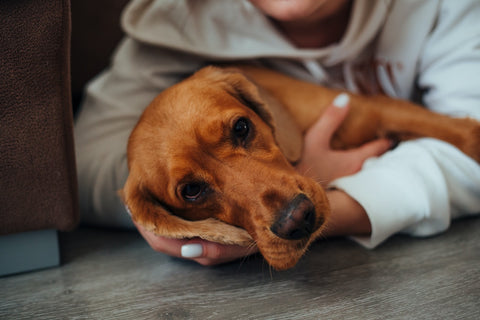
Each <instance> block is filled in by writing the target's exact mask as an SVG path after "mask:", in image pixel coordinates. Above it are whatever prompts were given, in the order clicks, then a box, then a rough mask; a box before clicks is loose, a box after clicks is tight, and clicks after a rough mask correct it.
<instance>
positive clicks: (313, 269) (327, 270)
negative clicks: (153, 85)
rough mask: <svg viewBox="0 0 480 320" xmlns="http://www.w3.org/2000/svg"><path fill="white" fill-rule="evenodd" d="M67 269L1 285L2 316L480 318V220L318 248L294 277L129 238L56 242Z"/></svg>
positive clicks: (91, 233) (95, 233)
mask: <svg viewBox="0 0 480 320" xmlns="http://www.w3.org/2000/svg"><path fill="white" fill-rule="evenodd" d="M60 240H61V250H62V255H63V265H62V266H61V267H59V268H53V269H48V270H43V271H38V272H32V273H26V274H20V275H14V276H9V277H4V278H0V319H133V320H137V319H222V320H223V319H480V219H479V218H477V219H467V220H462V221H458V222H456V223H454V225H453V226H452V228H451V229H450V230H449V231H448V232H447V233H445V234H443V235H441V236H437V237H434V238H429V239H423V240H419V239H411V238H408V237H401V236H397V237H394V238H393V239H391V240H389V241H388V242H387V243H386V244H384V245H382V246H380V247H379V248H378V249H376V250H373V251H369V250H366V249H363V248H361V247H359V246H358V245H356V244H355V243H353V242H351V241H349V240H346V239H330V240H324V241H320V242H318V243H316V244H315V245H314V246H313V247H312V248H311V250H310V251H309V253H308V255H307V256H306V257H305V258H304V259H302V260H301V262H300V263H299V265H298V266H297V267H296V268H294V269H293V270H289V271H286V272H274V271H271V270H270V269H269V267H268V266H267V265H266V264H265V263H264V262H263V260H262V259H261V257H259V256H256V257H252V258H250V259H248V260H246V261H238V262H235V263H231V264H228V265H224V266H221V267H214V268H207V267H201V266H199V265H196V264H194V263H190V262H186V261H181V260H179V259H173V258H170V257H167V256H164V255H162V254H158V253H155V252H153V251H152V250H151V249H150V248H149V247H148V246H147V244H146V243H145V242H144V241H143V240H142V238H140V236H139V235H137V234H136V233H134V232H126V231H112V230H99V229H85V228H82V229H79V230H77V231H75V232H72V233H64V234H61V236H60Z"/></svg>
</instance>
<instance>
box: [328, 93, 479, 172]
mask: <svg viewBox="0 0 480 320" xmlns="http://www.w3.org/2000/svg"><path fill="white" fill-rule="evenodd" d="M359 133H362V134H359ZM378 137H389V138H392V139H394V140H398V141H405V140H410V139H415V138H420V137H430V138H436V139H440V140H443V141H446V142H448V143H450V144H452V145H454V146H456V147H457V148H459V149H460V150H461V151H462V152H464V153H465V154H467V155H469V156H470V157H472V158H473V159H475V160H476V161H477V162H479V163H480V122H478V121H476V120H473V119H470V118H452V117H449V116H446V115H443V114H439V113H434V112H431V111H429V110H427V109H425V108H422V107H420V106H418V105H415V104H413V103H410V102H408V101H403V100H397V99H391V98H389V97H386V96H371V97H364V96H353V97H352V112H351V114H350V115H349V116H348V117H347V119H346V121H345V123H344V124H343V125H342V126H341V127H340V129H339V131H338V133H337V137H336V140H334V143H336V144H337V145H336V147H352V146H358V145H359V144H361V143H364V142H366V141H368V140H372V139H375V138H378ZM359 139H361V140H364V141H359ZM342 144H343V146H342Z"/></svg>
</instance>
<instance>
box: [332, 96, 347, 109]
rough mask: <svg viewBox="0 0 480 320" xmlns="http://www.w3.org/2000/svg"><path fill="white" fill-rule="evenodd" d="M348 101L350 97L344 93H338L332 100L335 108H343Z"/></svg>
mask: <svg viewBox="0 0 480 320" xmlns="http://www.w3.org/2000/svg"><path fill="white" fill-rule="evenodd" d="M349 102H350V97H349V96H348V94H346V93H341V94H339V95H338V96H337V97H336V98H335V99H334V100H333V105H334V106H335V107H337V108H345V107H346V106H347V105H348V103H349Z"/></svg>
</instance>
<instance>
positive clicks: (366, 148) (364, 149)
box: [353, 139, 393, 163]
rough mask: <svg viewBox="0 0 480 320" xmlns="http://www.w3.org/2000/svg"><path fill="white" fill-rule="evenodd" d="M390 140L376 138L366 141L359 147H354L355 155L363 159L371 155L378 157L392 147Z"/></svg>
mask: <svg viewBox="0 0 480 320" xmlns="http://www.w3.org/2000/svg"><path fill="white" fill-rule="evenodd" d="M392 144H393V143H392V141H391V140H389V139H377V140H374V141H371V142H367V143H365V144H364V145H362V146H361V147H358V148H357V149H354V151H353V152H356V153H357V155H358V156H359V157H360V158H361V159H363V160H362V163H363V161H365V160H366V159H368V158H371V157H378V156H380V155H382V154H384V153H385V152H387V151H388V150H389V149H391V147H392Z"/></svg>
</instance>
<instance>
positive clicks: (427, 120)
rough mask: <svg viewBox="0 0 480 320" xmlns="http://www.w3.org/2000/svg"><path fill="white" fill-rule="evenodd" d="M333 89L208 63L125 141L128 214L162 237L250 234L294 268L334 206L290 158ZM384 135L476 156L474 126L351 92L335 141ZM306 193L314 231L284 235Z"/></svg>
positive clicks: (270, 258) (231, 238) (245, 237)
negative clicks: (282, 222)
mask: <svg viewBox="0 0 480 320" xmlns="http://www.w3.org/2000/svg"><path fill="white" fill-rule="evenodd" d="M338 93H339V91H335V90H331V89H327V88H324V87H320V86H317V85H314V84H310V83H305V82H301V81H298V80H295V79H292V78H289V77H287V76H284V75H281V74H278V73H276V72H274V71H271V70H267V69H263V68H256V67H249V66H242V67H239V68H235V69H231V68H226V69H221V68H216V67H206V68H204V69H202V70H200V71H199V72H197V73H196V74H194V75H193V76H192V77H190V78H188V79H186V80H185V81H183V82H181V83H180V84H177V85H175V86H172V87H171V88H169V89H167V90H165V91H164V92H162V93H161V94H160V95H159V96H158V97H157V98H156V99H155V100H154V101H153V102H152V103H151V104H150V105H149V106H148V107H147V108H146V110H145V112H144V114H143V115H142V117H141V119H140V121H139V122H138V125H137V126H136V128H135V129H134V131H133V132H132V134H131V137H130V140H129V144H128V163H129V170H130V174H129V177H128V180H127V182H126V184H125V187H124V189H123V198H124V201H125V203H126V205H127V206H128V208H129V209H130V212H131V214H132V217H133V219H134V220H135V221H136V222H137V223H138V224H140V225H142V226H144V227H145V228H147V229H148V230H150V231H152V232H154V233H156V234H158V235H161V236H166V237H172V238H186V237H196V236H199V237H202V238H204V239H207V240H212V241H218V242H222V243H236V244H240V245H250V244H252V242H253V241H254V242H255V243H256V244H257V246H258V248H259V250H260V252H261V253H262V255H263V256H264V258H265V259H266V260H267V262H268V263H269V264H270V265H271V266H273V267H274V268H276V269H279V270H283V269H287V268H290V267H292V266H294V265H295V264H296V263H297V261H298V260H299V259H300V257H301V256H302V255H303V254H304V252H305V250H306V248H307V247H308V245H309V244H310V243H311V242H312V241H313V240H314V239H315V238H317V237H318V236H319V235H320V234H321V233H322V230H323V228H325V225H326V224H327V223H328V216H329V212H330V209H329V204H328V201H327V199H326V196H325V192H324V190H323V189H322V187H321V186H320V185H319V184H318V183H316V182H315V181H313V180H311V179H309V178H306V177H304V176H302V175H300V174H299V173H297V172H296V171H295V169H294V168H293V166H292V164H291V163H292V162H295V161H297V160H298V159H299V157H300V155H301V151H302V149H301V148H302V139H303V134H304V133H305V131H306V130H307V129H308V128H309V127H310V126H311V125H312V124H313V122H314V121H315V120H316V119H317V118H318V117H319V116H320V115H321V113H322V112H323V110H324V107H326V106H328V104H329V103H331V101H332V100H333V99H334V97H335V96H336V95H337V94H338ZM315 106H318V108H315ZM239 118H244V119H248V121H249V124H250V130H251V131H250V132H249V136H248V137H247V138H246V139H245V140H242V139H238V137H236V136H235V135H234V134H232V130H233V129H232V127H233V126H234V124H235V123H236V121H237V120H238V119H239ZM382 136H389V137H392V138H395V139H398V140H407V139H412V138H417V137H434V138H439V139H443V140H445V141H447V142H449V143H451V144H453V145H455V146H457V147H458V148H459V149H460V150H462V151H463V152H465V153H466V154H468V155H469V156H471V157H473V158H474V159H475V160H476V161H480V148H478V145H479V142H480V126H479V123H478V122H476V121H474V120H470V119H453V118H450V117H447V116H443V115H439V114H434V113H432V112H429V111H427V110H425V109H424V108H421V107H419V106H416V105H413V104H411V103H409V102H406V101H401V100H394V99H391V98H387V97H384V96H374V97H362V96H359V95H351V110H350V111H349V116H348V117H347V119H346V120H345V122H344V123H343V124H342V126H341V127H340V129H339V130H338V131H337V133H336V135H335V137H334V139H333V141H332V146H333V147H335V148H350V147H355V146H359V145H361V144H363V143H365V142H367V141H371V140H373V139H376V138H378V137H382ZM188 184H195V185H196V186H197V187H199V186H200V187H201V188H202V194H201V196H200V197H199V198H197V199H196V200H194V201H188V200H185V197H184V195H183V194H182V192H183V191H182V190H184V189H183V188H185V186H186V185H188ZM299 195H302V197H303V196H306V198H308V199H309V201H311V203H313V205H314V212H315V213H314V214H315V222H314V226H313V230H312V234H311V235H309V236H307V237H304V238H302V239H294V240H287V239H283V238H280V237H279V236H277V235H276V234H274V233H273V232H272V231H271V227H272V225H273V224H274V223H275V222H276V221H277V220H278V214H279V212H280V211H282V210H283V211H285V208H286V207H288V206H289V205H291V204H292V201H294V199H298V198H299ZM302 199H303V198H302Z"/></svg>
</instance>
